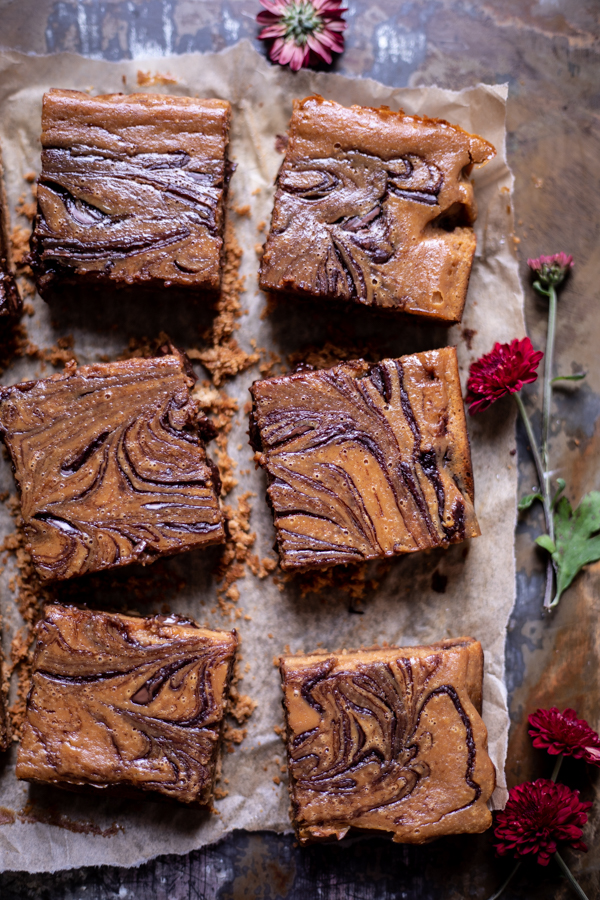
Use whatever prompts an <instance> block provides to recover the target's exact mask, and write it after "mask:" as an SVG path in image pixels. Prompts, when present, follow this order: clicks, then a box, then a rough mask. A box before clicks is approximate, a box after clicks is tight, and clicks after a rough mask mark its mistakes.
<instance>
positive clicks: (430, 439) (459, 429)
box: [251, 347, 480, 569]
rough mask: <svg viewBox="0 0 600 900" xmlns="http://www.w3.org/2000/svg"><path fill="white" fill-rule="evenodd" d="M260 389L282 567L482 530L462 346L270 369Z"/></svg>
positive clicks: (257, 435)
mask: <svg viewBox="0 0 600 900" xmlns="http://www.w3.org/2000/svg"><path fill="white" fill-rule="evenodd" d="M251 393H252V396H253V399H254V412H253V414H252V425H251V434H252V437H253V442H254V446H255V449H257V450H259V451H260V452H259V453H258V455H257V459H258V461H259V463H260V465H261V466H263V468H265V469H266V471H267V473H268V477H269V482H270V484H269V488H268V496H269V501H270V503H271V505H272V507H273V511H274V515H275V527H276V529H277V540H278V548H279V554H280V561H281V567H282V568H283V569H294V568H315V567H319V566H331V565H336V564H340V563H348V562H353V561H360V560H364V559H378V558H383V557H386V556H394V555H396V554H398V553H410V552H413V551H415V550H422V549H425V548H427V547H436V546H447V545H448V544H449V543H457V542H458V541H462V540H464V539H465V538H468V537H476V536H477V535H478V534H479V533H480V532H479V526H478V524H477V519H476V517H475V510H474V508H473V476H472V470H471V457H470V450H469V441H468V436H467V431H466V422H465V414H464V407H463V402H462V396H461V392H460V382H459V377H458V366H457V362H456V351H455V349H454V348H453V347H446V348H444V349H442V350H431V351H428V352H426V353H418V354H415V355H413V356H403V357H401V358H400V359H396V360H394V359H386V360H383V361H382V362H381V363H379V364H368V363H366V362H364V361H363V360H358V361H355V362H349V363H344V364H342V365H339V366H335V367H334V368H332V369H326V370H321V371H302V372H299V373H297V374H294V375H286V376H280V377H276V378H270V379H268V380H266V381H258V382H255V383H254V384H253V385H252V388H251Z"/></svg>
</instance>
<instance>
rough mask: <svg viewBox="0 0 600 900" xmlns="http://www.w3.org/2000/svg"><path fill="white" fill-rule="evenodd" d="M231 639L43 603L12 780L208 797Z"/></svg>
mask: <svg viewBox="0 0 600 900" xmlns="http://www.w3.org/2000/svg"><path fill="white" fill-rule="evenodd" d="M236 648H237V637H236V634H235V632H229V631H208V630H207V629H203V628H198V627H197V626H195V625H194V624H193V623H190V622H187V621H185V620H183V619H178V618H177V617H176V616H171V617H164V616H158V617H155V618H149V619H138V618H131V617H129V616H122V615H116V614H115V615H110V614H106V613H98V612H91V611H89V610H79V609H75V608H73V607H60V606H51V607H48V608H47V610H46V616H45V619H44V621H43V622H41V623H40V625H39V626H38V633H37V649H36V657H35V665H34V675H33V683H32V687H31V691H30V694H29V697H28V702H27V719H26V724H25V729H24V734H23V739H22V741H21V745H20V747H19V755H18V761H17V776H18V777H19V778H23V779H28V780H31V781H41V782H48V783H52V784H57V785H78V786H81V785H92V786H96V787H110V786H119V787H121V788H122V787H129V788H137V789H141V790H144V791H157V792H159V793H160V794H164V795H167V796H168V797H173V798H175V799H177V800H180V801H182V802H184V803H194V804H204V803H207V802H208V801H209V800H210V797H211V793H212V785H213V781H214V775H215V766H216V761H217V755H218V749H219V743H220V737H221V730H222V722H223V716H224V712H225V707H226V703H227V694H228V689H229V681H230V678H231V674H232V669H233V661H234V656H235V652H236Z"/></svg>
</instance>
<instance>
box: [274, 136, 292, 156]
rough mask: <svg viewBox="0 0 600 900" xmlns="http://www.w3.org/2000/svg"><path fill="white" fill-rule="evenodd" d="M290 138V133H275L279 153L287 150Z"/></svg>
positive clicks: (276, 148)
mask: <svg viewBox="0 0 600 900" xmlns="http://www.w3.org/2000/svg"><path fill="white" fill-rule="evenodd" d="M289 139H290V138H289V135H287V134H276V135H275V150H276V151H277V153H285V151H286V150H287V145H288V142H289Z"/></svg>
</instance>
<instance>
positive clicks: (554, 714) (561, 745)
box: [529, 706, 600, 766]
mask: <svg viewBox="0 0 600 900" xmlns="http://www.w3.org/2000/svg"><path fill="white" fill-rule="evenodd" d="M529 726H530V727H529V734H530V736H531V737H532V738H533V746H534V747H537V748H538V749H541V750H547V751H548V753H550V754H551V755H552V756H559V755H562V756H574V757H575V759H585V761H586V762H589V763H593V764H594V765H596V766H600V737H598V735H597V733H596V732H595V731H594V729H593V728H590V726H589V725H588V723H587V722H586V721H585V719H578V718H577V713H576V712H575V710H574V709H565V710H564V712H559V710H558V709H557V708H556V707H555V706H553V707H552V709H536V711H535V712H534V713H532V714H531V715H530V716H529Z"/></svg>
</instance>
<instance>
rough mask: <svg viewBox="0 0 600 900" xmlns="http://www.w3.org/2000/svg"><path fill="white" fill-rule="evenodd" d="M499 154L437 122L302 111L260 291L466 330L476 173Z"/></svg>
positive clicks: (300, 105)
mask: <svg viewBox="0 0 600 900" xmlns="http://www.w3.org/2000/svg"><path fill="white" fill-rule="evenodd" d="M494 155H495V150H494V148H493V147H492V146H491V144H488V143H487V141H484V140H483V139H482V138H479V137H477V136H476V135H471V134H468V133H467V132H466V131H463V130H462V129H461V128H458V127H457V126H454V125H449V124H448V123H447V122H444V121H442V120H440V119H427V118H420V117H418V116H407V115H404V113H402V112H400V113H393V112H391V111H390V110H389V109H386V108H385V107H384V108H382V109H368V108H362V107H360V106H352V107H351V108H350V109H347V108H345V107H343V106H339V105H338V104H337V103H333V102H331V101H329V100H323V98H322V97H318V96H315V97H308V98H306V99H305V100H302V101H295V102H294V112H293V115H292V120H291V123H290V140H289V143H288V145H287V149H286V154H285V159H284V162H283V164H282V166H281V169H280V171H279V175H278V178H277V192H276V195H275V205H274V208H273V217H272V221H271V231H270V234H269V237H268V240H267V244H266V247H265V253H264V256H263V258H262V263H261V275H260V286H261V288H262V289H263V290H265V291H291V292H294V293H299V294H307V295H310V296H314V297H324V298H330V299H337V300H353V301H356V302H358V303H362V304H364V305H367V306H377V307H387V308H392V309H398V310H403V311H404V312H409V313H417V314H419V315H421V316H429V317H432V318H436V319H439V320H440V321H444V322H459V321H460V319H461V316H462V310H463V306H464V302H465V296H466V291H467V285H468V281H469V274H470V271H471V263H472V260H473V255H474V253H475V235H474V233H473V229H472V227H471V226H472V225H473V222H474V221H475V218H476V208H475V201H474V197H473V187H472V185H471V183H470V181H469V180H468V175H469V174H470V171H471V169H472V166H473V164H474V163H483V162H486V161H487V160H489V159H491V158H492V157H493V156H494Z"/></svg>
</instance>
